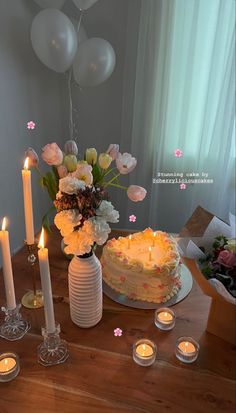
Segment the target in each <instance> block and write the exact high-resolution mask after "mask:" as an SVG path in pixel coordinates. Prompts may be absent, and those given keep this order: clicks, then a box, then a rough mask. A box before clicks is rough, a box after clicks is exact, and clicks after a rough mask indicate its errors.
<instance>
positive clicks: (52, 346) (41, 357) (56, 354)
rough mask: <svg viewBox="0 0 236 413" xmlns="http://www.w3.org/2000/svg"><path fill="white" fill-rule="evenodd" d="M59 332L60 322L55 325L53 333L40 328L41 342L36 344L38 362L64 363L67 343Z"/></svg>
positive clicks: (67, 355) (44, 364) (48, 364)
mask: <svg viewBox="0 0 236 413" xmlns="http://www.w3.org/2000/svg"><path fill="white" fill-rule="evenodd" d="M60 332H61V329H60V324H57V325H56V330H55V332H54V333H49V332H48V331H47V329H46V328H42V336H43V343H41V344H40V345H39V346H38V362H39V363H40V364H42V365H43V366H46V367H47V366H53V365H55V364H60V363H64V362H65V361H66V360H67V358H68V357H69V353H68V348H67V343H66V341H65V340H62V339H61V338H60Z"/></svg>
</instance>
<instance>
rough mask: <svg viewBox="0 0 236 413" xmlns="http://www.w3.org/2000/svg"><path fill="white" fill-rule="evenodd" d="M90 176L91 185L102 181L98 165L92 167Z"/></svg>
mask: <svg viewBox="0 0 236 413" xmlns="http://www.w3.org/2000/svg"><path fill="white" fill-rule="evenodd" d="M92 174H93V184H94V185H96V184H98V183H99V182H101V181H102V179H103V176H104V175H103V173H102V171H101V169H100V167H99V165H98V164H97V163H96V164H95V165H93V170H92Z"/></svg>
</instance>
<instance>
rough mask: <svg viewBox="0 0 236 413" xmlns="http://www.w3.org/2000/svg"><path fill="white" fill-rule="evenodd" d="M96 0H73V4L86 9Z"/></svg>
mask: <svg viewBox="0 0 236 413" xmlns="http://www.w3.org/2000/svg"><path fill="white" fill-rule="evenodd" d="M97 1H98V0H73V2H74V4H75V5H76V7H78V9H80V10H88V9H89V8H90V7H91V6H93V5H94V4H95V3H96V2H97Z"/></svg>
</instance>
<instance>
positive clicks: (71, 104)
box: [68, 10, 83, 140]
mask: <svg viewBox="0 0 236 413" xmlns="http://www.w3.org/2000/svg"><path fill="white" fill-rule="evenodd" d="M82 18H83V10H81V13H80V16H79V21H78V25H77V33H79V30H80V26H81V21H82ZM71 83H72V67H71V68H70V69H69V72H68V91H69V112H70V118H69V131H70V139H73V134H74V123H73V100H72V90H71ZM76 138H77V137H76ZM76 138H75V140H76Z"/></svg>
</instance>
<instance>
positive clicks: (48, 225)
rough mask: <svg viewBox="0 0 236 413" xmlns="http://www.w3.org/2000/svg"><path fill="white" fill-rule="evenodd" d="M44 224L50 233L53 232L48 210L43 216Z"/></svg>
mask: <svg viewBox="0 0 236 413" xmlns="http://www.w3.org/2000/svg"><path fill="white" fill-rule="evenodd" d="M42 226H43V228H44V229H45V231H46V232H47V233H48V234H51V232H52V231H51V228H50V222H49V217H48V212H47V213H46V214H45V215H44V216H43V219H42Z"/></svg>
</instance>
